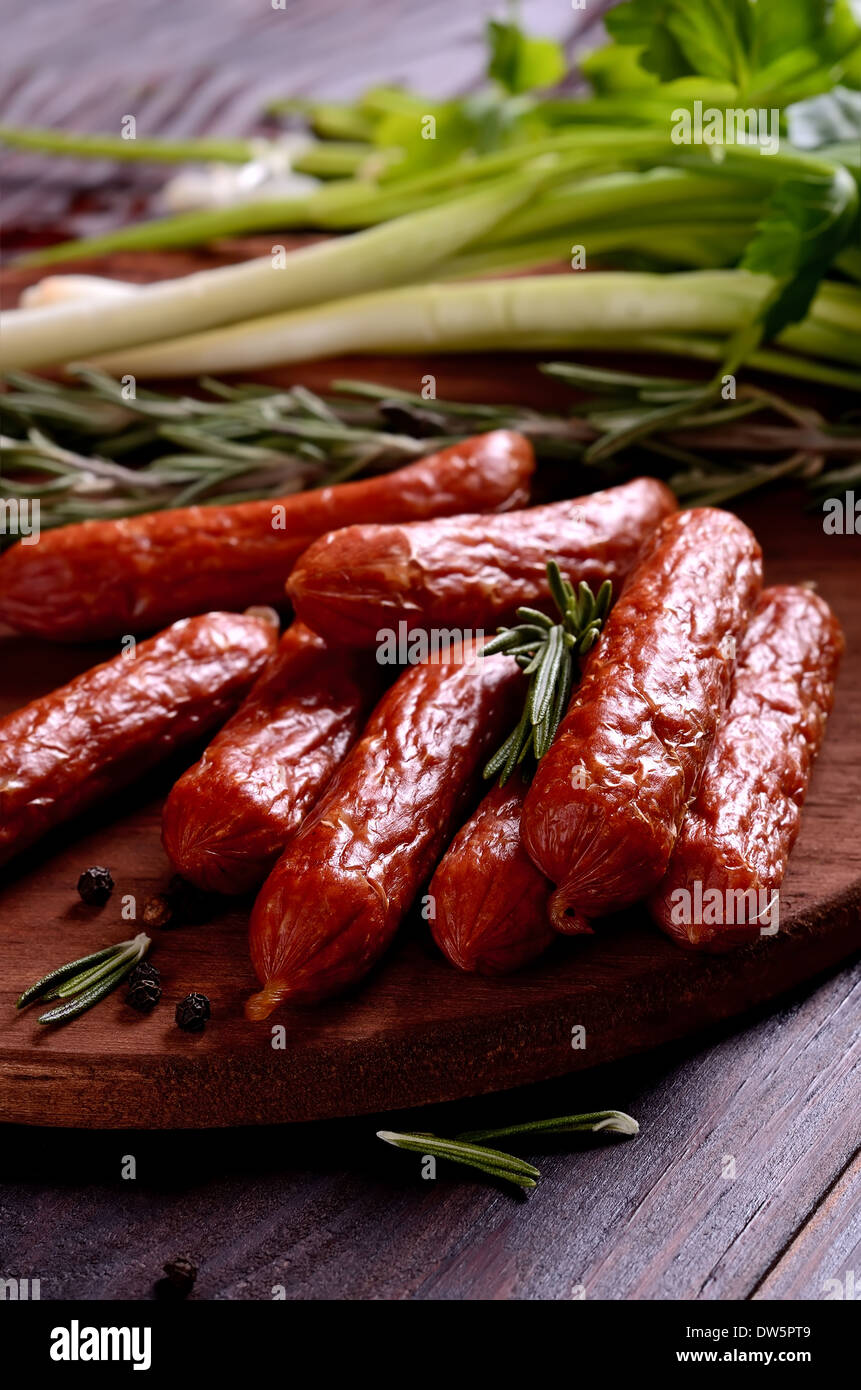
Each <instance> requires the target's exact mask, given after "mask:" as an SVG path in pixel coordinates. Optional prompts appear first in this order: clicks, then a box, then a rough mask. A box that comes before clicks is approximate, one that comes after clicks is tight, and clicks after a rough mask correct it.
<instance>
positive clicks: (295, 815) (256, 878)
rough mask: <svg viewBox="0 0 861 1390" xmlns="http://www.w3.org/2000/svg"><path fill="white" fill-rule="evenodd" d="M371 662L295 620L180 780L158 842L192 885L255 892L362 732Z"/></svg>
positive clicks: (375, 680) (374, 678) (375, 681)
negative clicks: (337, 647)
mask: <svg viewBox="0 0 861 1390" xmlns="http://www.w3.org/2000/svg"><path fill="white" fill-rule="evenodd" d="M379 684H380V682H379V676H378V671H377V670H376V669H375V667H374V663H373V661H369V660H367V659H363V658H362V656H361V654H358V653H350V652H344V651H338V650H335V649H333V648H332V647H329V646H327V645H326V643H325V642H324V641H323V639H322V638H321V637H317V636H316V635H315V634H314V633H313V632H311V631H310V629H309V628H307V627H304V626H303V624H302V623H293V624H292V626H291V627H290V628H288V630H287V632H286V633H285V634H284V636H283V637H282V639H281V642H280V645H279V647H278V651H277V652H276V653H275V655H274V656H273V657H272V659H271V660H270V662H269V663H268V665H267V666H266V669H265V670H264V672H263V674H262V675H261V676H259V677H258V679H257V681H256V683H255V684H254V686H253V688H252V689H251V691H250V692H249V694H248V695H247V696H246V698H245V700H244V701H243V703H242V704H241V705H240V707H239V709H238V710H237V711H236V713H235V714H234V715H233V717H232V718H231V719H229V720H228V722H227V723H226V724H225V726H224V728H223V729H221V730H220V732H219V733H218V734H216V736H215V738H214V739H213V741H212V743H211V744H210V745H209V747H208V748H207V749H206V751H205V753H204V754H203V757H202V758H201V759H200V762H198V763H195V765H194V767H191V768H189V769H188V771H187V772H186V773H184V774H183V776H182V777H180V779H179V781H178V782H177V783H176V786H175V787H174V788H173V791H172V792H171V793H170V796H169V797H168V798H167V801H166V802H165V806H164V812H163V816H162V842H163V844H164V847H165V850H166V851H167V854H168V857H169V859H170V860H171V862H172V863H173V865H174V867H175V868H176V869H177V870H178V872H179V873H181V874H182V875H183V877H184V878H187V879H188V880H189V881H190V882H192V883H195V884H197V886H198V887H199V888H203V889H207V890H210V891H213V892H218V893H248V892H251V890H252V889H255V888H259V886H260V884H261V883H262V882H263V880H264V879H265V877H266V875H267V874H268V873H269V871H270V869H271V868H272V866H273V865H274V863H275V860H276V859H277V858H278V855H279V854H280V853H281V851H282V850H283V848H284V846H285V845H286V843H287V841H288V840H289V839H290V836H291V835H293V834H295V832H296V831H297V830H298V828H299V826H300V825H301V823H302V821H303V819H304V817H305V816H306V815H307V813H308V812H309V811H310V809H311V807H312V806H313V805H314V803H315V801H316V800H317V799H318V797H319V796H320V794H321V792H322V791H323V789H324V788H325V786H326V783H327V782H328V781H329V779H330V778H331V776H332V774H333V772H334V771H335V769H336V768H337V767H338V766H339V764H340V763H341V762H342V761H343V759H344V757H345V756H346V754H347V752H348V751H349V749H350V747H351V745H352V744H353V743H354V742H355V740H356V739H357V738H358V736H359V734H360V733H361V731H362V722H363V720H364V717H365V715H366V714H367V712H368V709H369V708H370V706H371V704H372V703H373V698H374V693H375V692H376V690H377V688H378V686H379Z"/></svg>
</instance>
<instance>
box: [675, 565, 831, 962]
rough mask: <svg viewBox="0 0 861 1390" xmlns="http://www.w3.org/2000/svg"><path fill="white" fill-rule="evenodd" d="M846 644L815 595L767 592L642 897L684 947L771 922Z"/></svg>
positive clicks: (736, 937) (724, 942)
mask: <svg viewBox="0 0 861 1390" xmlns="http://www.w3.org/2000/svg"><path fill="white" fill-rule="evenodd" d="M843 647H844V641H843V634H842V632H841V630H840V625H839V623H838V622H837V619H836V618H835V617H834V615H833V613H832V612H831V610H830V609H829V607H828V605H827V604H826V603H824V602H823V600H822V599H821V598H819V597H818V596H817V595H816V594H813V593H811V592H810V591H809V590H807V589H796V588H791V587H789V586H786V587H784V586H780V587H776V588H772V589H766V590H765V592H764V593H763V594H762V596H761V598H760V600H759V603H758V605H757V608H756V612H755V613H754V616H753V618H752V620H751V623H750V626H749V628H748V630H747V632H746V633H745V636H744V640H743V642H742V644H741V647H740V649H739V659H738V664H737V666H736V669H735V674H734V676H733V685H732V694H731V696H730V702H729V706H728V708H727V711H726V714H725V716H724V718H723V721H722V723H721V725H720V728H719V729H718V732H717V735H716V736H715V741H714V743H713V744H712V749H711V753H710V754H709V758H708V762H707V763H706V767H705V771H704V773H703V777H702V781H701V782H700V784H699V789H698V791H697V794H696V797H695V799H694V801H693V804H692V805H691V806H690V808H689V809H688V812H687V814H686V816H685V819H684V822H683V824H682V829H681V832H680V834H679V838H678V839H677V840H676V845H675V849H674V850H673V856H672V859H671V860H670V866H669V869H668V870H667V875H666V877H665V878H664V880H663V882H662V883H661V884H660V885H659V887H658V888H657V890H656V891H655V893H654V895H653V896H652V898H651V900H650V904H649V906H650V910H651V913H652V916H653V918H654V919H655V921H656V922H657V923H658V925H659V926H660V927H661V928H662V930H663V931H665V932H666V933H667V935H668V936H671V937H672V938H673V939H674V940H675V941H678V942H679V943H680V944H681V945H683V946H694V947H698V948H699V949H700V950H706V951H725V950H729V949H731V948H732V947H733V946H737V945H740V944H742V943H744V942H745V941H751V940H755V939H756V938H757V937H758V936H760V935H761V934H766V935H773V934H774V933H775V932H776V931H777V930H778V928H779V921H780V913H779V903H778V897H777V895H778V890H779V889H780V885H781V883H782V882H783V876H784V874H785V873H786V867H787V864H788V861H789V856H790V854H791V852H792V847H793V845H794V844H795V840H796V838H797V836H798V831H799V828H800V825H801V807H802V805H803V803H804V799H805V797H806V795H807V789H808V787H809V785H810V777H811V773H812V770H813V763H814V760H815V758H816V755H817V753H818V751H819V748H820V746H821V743H822V739H823V737H824V734H825V724H826V720H827V718H828V715H829V713H830V711H831V707H832V704H833V702H834V682H835V680H836V678H837V669H838V666H839V663H840V657H841V654H842V652H843Z"/></svg>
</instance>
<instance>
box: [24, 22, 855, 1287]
mask: <svg viewBox="0 0 861 1390" xmlns="http://www.w3.org/2000/svg"><path fill="white" fill-rule="evenodd" d="M493 8H495V7H493V6H491V5H490V4H489V3H484V2H483V3H482V4H480V5H472V6H463V5H462V4H459V3H457V2H456V0H437V3H436V4H434V5H432V6H429V5H426V4H424V3H422V0H405V2H404V3H395V0H376V2H375V3H374V4H373V5H372V4H370V3H368V4H365V5H359V4H351V5H349V6H347V5H336V4H333V3H322V2H321V0H316V3H315V2H314V0H288V7H287V10H286V11H275V10H270V9H269V8H267V7H266V6H265V5H261V4H260V3H259V0H218V3H215V0H213V3H208V4H206V5H205V6H201V5H199V4H198V3H196V0H169V2H168V0H153V2H152V3H151V4H149V5H148V6H147V7H146V8H145V10H141V9H137V8H135V7H128V6H116V5H114V4H113V3H109V0H74V3H70V2H69V0H45V2H44V3H43V4H41V5H40V6H38V7H37V8H36V9H33V8H32V7H31V9H29V10H25V11H21V10H20V9H19V7H18V6H14V7H13V6H12V4H11V0H3V3H2V4H0V18H2V19H5V20H6V21H7V22H6V23H5V24H4V25H3V31H4V33H5V34H6V36H7V46H6V53H7V55H8V56H7V62H6V65H5V73H4V76H3V79H2V83H0V119H1V120H2V121H6V122H9V123H16V124H25V123H40V124H54V125H64V124H65V125H68V126H74V127H77V128H89V129H93V130H97V129H115V128H116V127H117V126H118V123H119V120H120V119H121V117H122V116H123V115H124V114H126V113H127V112H129V111H133V112H134V113H135V114H136V116H137V119H138V129H139V130H140V131H144V130H146V132H147V133H156V132H159V131H170V132H171V133H173V134H182V133H194V132H202V131H204V130H212V131H222V132H228V131H232V132H236V133H239V132H242V131H249V132H250V131H252V130H253V129H255V120H256V117H257V115H258V113H259V110H260V108H261V106H262V105H263V103H264V102H265V100H266V99H268V98H271V97H274V96H276V95H282V94H284V93H285V92H289V91H292V92H294V93H308V92H314V93H315V94H320V95H329V96H334V97H337V96H343V95H350V94H353V93H355V92H356V91H358V90H359V89H361V88H362V87H363V86H366V85H369V84H370V83H372V82H377V81H391V80H403V81H409V82H411V83H413V84H415V85H417V86H419V87H424V88H426V89H428V90H431V91H436V92H442V91H452V90H464V89H467V88H469V87H471V86H474V85H475V84H476V83H477V81H478V76H479V72H480V65H481V45H480V43H479V42H478V37H477V36H478V29H479V23H478V20H479V18H480V16H481V15H482V14H483V13H490V12H491V11H492V9H493ZM600 8H601V7H600V6H598V5H591V6H590V7H589V9H588V10H587V11H585V12H582V11H576V10H571V9H570V8H569V7H567V6H566V5H564V4H559V3H558V2H557V0H535V2H534V3H527V4H525V5H524V6H523V9H524V12H525V19H526V22H527V25H528V27H530V28H532V29H533V30H535V31H539V32H545V33H553V34H555V35H556V36H557V37H562V38H565V40H566V42H567V44H568V47H569V51H570V52H571V53H572V54H573V53H574V52H575V50H576V49H577V47H578V45H580V46H582V47H584V48H588V47H590V46H592V45H593V44H594V43H595V42H596V41H597V40H598V38H599V31H598V29H597V28H596V23H597V20H596V16H597V15H598V14H599V12H600ZM2 175H3V182H4V189H5V194H6V199H5V202H6V206H5V219H6V224H7V244H9V245H10V246H14V245H16V244H23V243H24V242H29V243H32V242H33V241H34V240H38V239H39V238H41V237H45V236H46V235H47V233H48V231H49V229H50V230H51V231H52V232H54V233H55V232H56V229H57V227H58V226H59V227H61V228H62V231H63V233H64V234H72V233H78V232H81V231H83V230H93V229H95V228H97V227H101V226H104V225H110V224H112V223H114V222H116V221H118V220H121V219H122V218H123V217H125V216H127V215H129V214H130V213H132V212H134V211H136V210H138V209H139V208H140V206H141V204H142V202H143V199H144V198H145V196H146V195H147V193H148V192H149V191H150V190H151V189H152V188H153V187H155V186H156V184H157V181H158V178H159V171H158V170H154V169H147V168H146V167H145V166H137V167H135V166H131V167H130V169H126V170H121V171H118V170H117V169H116V167H115V166H112V165H111V164H109V163H105V162H99V163H98V164H97V165H96V164H89V165H84V164H80V163H77V162H75V161H56V162H55V161H43V160H40V159H38V158H36V157H34V156H30V155H21V154H16V155H8V156H6V157H5V158H4V159H3V168H2ZM856 763H857V757H856ZM856 772H857V767H856ZM854 785H855V786H856V787H857V786H858V779H857V777H856V780H855V783H854ZM859 801H861V796H859ZM859 997H861V971H859V968H858V967H857V966H850V967H847V968H845V969H842V970H840V971H838V972H836V973H833V974H831V975H829V977H828V978H825V979H820V980H818V981H814V982H811V984H810V985H809V986H808V987H806V988H804V989H803V990H800V991H798V992H797V993H796V994H795V995H794V996H792V997H791V998H788V999H785V1000H783V1001H782V1003H781V1005H780V1006H779V1007H770V1008H768V1009H766V1010H762V1011H760V1012H759V1013H757V1014H756V1015H754V1016H752V1017H749V1018H747V1019H745V1020H743V1021H742V1022H741V1023H738V1022H736V1023H735V1024H732V1025H722V1026H721V1027H720V1028H718V1029H715V1030H713V1031H712V1032H710V1033H708V1034H707V1035H704V1036H701V1037H699V1038H697V1039H695V1040H693V1041H690V1040H689V1041H687V1042H686V1043H684V1044H678V1045H673V1046H672V1047H668V1048H665V1049H663V1050H661V1051H659V1052H654V1053H651V1054H649V1055H646V1056H643V1057H641V1058H638V1059H635V1060H633V1061H627V1062H624V1063H617V1064H614V1065H612V1066H609V1067H605V1068H601V1069H597V1070H595V1071H592V1072H587V1073H585V1074H583V1075H581V1076H579V1077H576V1078H571V1079H568V1080H564V1081H557V1082H552V1083H547V1084H545V1085H542V1086H536V1087H531V1088H529V1089H528V1090H525V1091H522V1092H512V1093H508V1094H507V1095H504V1096H497V1097H492V1098H487V1099H484V1100H482V1101H475V1102H468V1103H465V1102H464V1103H458V1104H457V1105H448V1106H440V1107H435V1108H434V1109H433V1111H427V1110H424V1111H420V1112H413V1113H412V1114H409V1115H386V1116H385V1117H379V1118H378V1119H373V1118H363V1119H358V1120H349V1121H339V1122H331V1123H327V1124H318V1125H312V1126H294V1127H283V1128H261V1129H255V1130H232V1131H218V1132H198V1133H193V1132H189V1133H176V1132H168V1133H131V1132H123V1133H118V1132H112V1133H93V1132H80V1131H70V1130H52V1131H39V1130H26V1129H22V1128H13V1127H10V1126H7V1127H6V1128H5V1130H4V1132H3V1134H2V1146H1V1147H0V1155H2V1156H0V1171H2V1176H3V1180H4V1182H3V1188H2V1192H0V1229H2V1231H3V1258H2V1265H3V1268H2V1271H0V1272H2V1273H3V1274H12V1273H14V1274H15V1275H17V1276H20V1277H27V1276H30V1277H33V1278H41V1281H42V1297H43V1298H76V1297H78V1298H80V1297H83V1298H123V1297H125V1298H135V1299H146V1298H149V1297H151V1296H152V1290H153V1284H154V1282H155V1280H156V1279H157V1278H158V1277H159V1275H160V1272H161V1265H162V1263H163V1262H164V1260H166V1259H168V1258H170V1257H172V1256H174V1255H175V1254H177V1253H179V1252H184V1251H187V1252H188V1253H190V1254H191V1255H192V1256H193V1257H194V1258H195V1259H196V1260H197V1262H198V1263H199V1264H200V1265H201V1274H200V1277H199V1280H198V1284H197V1296H198V1297H201V1298H207V1299H268V1298H271V1297H273V1296H274V1294H273V1291H275V1290H278V1291H281V1290H283V1294H282V1295H281V1296H284V1295H286V1297H287V1298H294V1299H298V1298H348V1299H368V1298H373V1299H379V1298H382V1299H401V1298H406V1299H512V1298H513V1299H570V1298H578V1297H581V1296H582V1294H583V1291H584V1290H585V1293H586V1296H587V1297H588V1298H590V1299H591V1298H612V1299H655V1298H658V1299H706V1300H708V1299H734V1298H754V1299H784V1298H788V1297H801V1298H807V1299H821V1298H823V1297H825V1296H826V1295H827V1294H828V1293H829V1292H830V1294H831V1296H833V1295H834V1289H835V1286H834V1285H833V1284H831V1285H828V1284H827V1281H829V1280H836V1281H839V1282H838V1287H839V1286H841V1285H842V1287H844V1288H845V1287H846V1277H847V1274H848V1273H849V1272H850V1271H861V1228H859V1223H858V1211H859V1206H861V1203H859V1198H861V1163H859V1159H858V1150H859V1138H861V1136H859V1123H858V1108H859V1107H858V1084H857V1083H858V1059H859V1041H858V1036H857V1034H858V1028H857V1021H858V1006H859ZM605 1106H614V1107H619V1108H621V1109H624V1110H627V1111H629V1112H631V1113H633V1114H634V1115H635V1116H637V1118H638V1119H639V1120H640V1122H641V1125H642V1133H641V1135H640V1137H639V1138H638V1139H636V1140H633V1141H612V1140H608V1141H607V1142H605V1143H603V1144H600V1145H597V1146H593V1145H589V1146H586V1145H577V1144H571V1143H564V1144H558V1145H555V1146H552V1145H545V1146H543V1148H542V1150H541V1151H540V1152H539V1151H538V1150H536V1151H535V1152H534V1153H531V1154H529V1155H527V1156H529V1157H531V1158H533V1159H534V1160H536V1161H537V1162H538V1163H539V1166H540V1167H541V1169H542V1173H543V1182H542V1184H541V1187H540V1188H539V1190H538V1191H537V1193H535V1194H534V1195H533V1196H532V1197H531V1198H529V1199H528V1200H521V1199H519V1198H517V1197H511V1196H509V1195H508V1193H507V1192H504V1191H501V1190H497V1189H496V1188H494V1187H492V1186H489V1185H486V1184H484V1183H483V1182H478V1181H473V1180H472V1179H471V1178H470V1177H468V1176H463V1175H462V1174H461V1173H458V1172H455V1171H453V1170H448V1171H445V1170H443V1168H442V1167H441V1168H440V1173H439V1176H438V1178H437V1180H436V1181H433V1182H431V1181H427V1182H425V1181H422V1180H421V1178H420V1177H419V1175H418V1160H417V1159H415V1158H413V1157H412V1156H409V1155H406V1154H402V1153H397V1152H395V1151H394V1150H392V1149H388V1148H386V1147H385V1146H383V1145H382V1144H380V1143H379V1141H378V1140H377V1139H376V1138H375V1137H374V1136H375V1131H376V1130H377V1129H378V1128H381V1127H385V1128H401V1129H405V1128H418V1129H426V1130H427V1129H433V1130H434V1131H436V1132H438V1133H441V1134H450V1133H455V1132H456V1131H457V1130H459V1129H463V1128H467V1127H478V1126H480V1125H485V1124H488V1125H489V1124H492V1123H494V1122H495V1123H500V1124H501V1123H505V1122H507V1121H509V1120H516V1119H521V1118H528V1117H532V1116H543V1115H551V1114H557V1113H564V1112H569V1111H572V1110H580V1109H591V1108H599V1107H600V1108H603V1107H605ZM130 1157H131V1158H133V1159H134V1169H135V1176H134V1177H133V1178H130V1177H126V1176H124V1173H128V1171H129V1168H130V1166H131V1165H130V1163H129V1158H130ZM858 1278H859V1275H858V1274H856V1282H857V1280H858Z"/></svg>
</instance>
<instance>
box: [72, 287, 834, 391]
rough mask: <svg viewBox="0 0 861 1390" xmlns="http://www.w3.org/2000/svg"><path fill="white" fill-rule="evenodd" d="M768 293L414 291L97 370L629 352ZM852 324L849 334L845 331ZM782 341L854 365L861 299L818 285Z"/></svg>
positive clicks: (269, 322)
mask: <svg viewBox="0 0 861 1390" xmlns="http://www.w3.org/2000/svg"><path fill="white" fill-rule="evenodd" d="M770 288H771V282H770V281H769V279H768V277H766V276H758V275H752V274H749V273H747V272H745V271H735V270H715V271H691V272H685V273H681V274H678V275H654V274H648V273H643V274H639V273H632V272H624V271H619V272H616V271H607V272H604V273H602V274H598V275H577V274H573V273H570V274H568V275H561V276H555V275H543V276H536V277H530V276H524V277H521V278H515V279H508V280H481V281H474V282H467V283H461V282H458V283H454V284H427V285H414V286H409V287H407V288H402V289H394V290H388V291H382V292H380V293H377V294H364V295H360V296H357V297H355V298H353V299H344V300H338V301H336V302H335V303H332V304H324V305H320V306H317V307H315V308H314V309H309V310H299V311H297V312H293V313H286V314H275V315H270V316H268V317H266V318H260V319H257V320H253V321H251V322H248V323H243V324H237V325H234V326H232V327H229V328H224V329H221V330H218V331H216V332H211V333H204V334H197V335H194V336H192V337H188V338H180V339H177V340H176V341H174V342H164V343H159V344H156V345H154V346H149V347H142V348H139V349H138V348H135V349H126V350H124V351H122V352H117V353H112V354H110V355H108V356H105V357H103V358H101V359H99V360H98V362H97V365H98V366H99V367H101V368H102V369H103V370H105V371H108V372H111V373H112V374H114V375H117V376H122V375H125V374H127V373H130V374H132V375H134V376H135V377H138V378H141V379H143V378H147V377H150V378H153V377H176V376H189V375H198V374H205V373H211V372H240V371H241V372H248V371H252V370H256V369H259V368H263V367H269V366H273V365H276V364H280V363H287V362H303V361H311V360H314V359H316V358H327V357H338V356H345V355H348V354H354V353H355V354H367V353H393V354H396V353H425V352H470V351H481V350H491V351H506V350H512V349H516V350H540V351H556V350H562V349H568V348H571V349H580V350H595V349H597V350H602V349H603V350H609V351H627V352H631V351H635V350H636V349H637V347H638V345H639V343H640V341H641V340H642V339H643V338H646V339H650V338H653V337H654V336H655V335H658V336H660V335H661V334H670V335H675V336H676V337H678V336H686V335H688V334H690V335H693V336H694V337H697V336H703V335H704V336H706V337H708V336H710V335H717V336H718V337H719V338H724V337H728V336H729V335H731V334H733V333H734V332H736V331H737V330H738V329H739V328H740V327H741V326H742V325H743V324H744V323H746V322H747V321H748V320H749V319H750V316H751V315H752V314H754V313H756V311H757V310H758V307H759V305H760V304H761V303H762V302H763V301H764V300H765V298H766V297H767V295H768V293H769V291H770ZM836 300H839V307H838V304H837V303H836ZM838 318H839V320H840V322H839V323H838V322H837V321H836V320H837V319H838ZM849 319H851V320H852V321H853V322H854V324H855V330H854V331H849V330H848V329H847V326H846V321H847V320H849ZM780 341H781V342H782V343H783V344H784V345H785V346H787V347H790V348H792V349H794V350H796V351H797V352H800V353H804V352H807V351H812V352H813V353H814V354H816V355H821V356H824V357H827V358H829V359H831V360H833V361H835V362H837V363H845V364H851V365H853V366H855V365H858V366H861V291H859V290H856V289H854V288H850V287H848V286H841V287H839V294H838V295H837V296H836V299H835V295H834V289H833V287H831V286H823V287H822V288H821V289H820V292H819V296H818V298H817V299H816V301H815V302H814V306H813V308H812V311H811V314H810V315H809V316H808V318H807V319H806V320H805V321H804V322H803V323H801V324H796V325H793V326H792V327H791V328H788V329H786V330H785V331H784V333H783V334H782V335H781V338H780Z"/></svg>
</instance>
